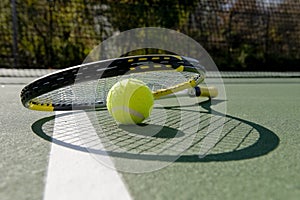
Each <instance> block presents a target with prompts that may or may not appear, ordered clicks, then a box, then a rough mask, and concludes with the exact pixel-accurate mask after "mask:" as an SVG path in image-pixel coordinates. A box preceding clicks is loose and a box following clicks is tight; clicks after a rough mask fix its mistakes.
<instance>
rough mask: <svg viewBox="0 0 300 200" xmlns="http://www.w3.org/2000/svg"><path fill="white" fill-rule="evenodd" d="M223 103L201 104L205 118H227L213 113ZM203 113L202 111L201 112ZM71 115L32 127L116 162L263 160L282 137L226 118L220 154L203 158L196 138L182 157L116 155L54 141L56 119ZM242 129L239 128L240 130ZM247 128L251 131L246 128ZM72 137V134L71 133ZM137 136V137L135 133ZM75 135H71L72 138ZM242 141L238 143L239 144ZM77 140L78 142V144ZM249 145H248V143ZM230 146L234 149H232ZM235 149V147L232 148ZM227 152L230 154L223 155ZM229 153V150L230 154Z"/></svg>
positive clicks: (166, 129) (164, 128)
mask: <svg viewBox="0 0 300 200" xmlns="http://www.w3.org/2000/svg"><path fill="white" fill-rule="evenodd" d="M221 102H222V100H219V101H218V100H213V101H210V100H207V101H204V102H201V103H199V106H200V107H201V108H203V109H204V111H203V112H202V114H204V115H211V114H212V113H213V115H218V116H223V117H224V114H222V113H219V112H217V111H216V110H213V109H212V108H211V107H212V105H213V104H218V103H221ZM164 109H168V110H172V111H176V110H183V109H185V108H184V107H182V106H181V107H177V106H174V107H167V108H164ZM187 111H188V112H195V111H191V110H187ZM197 112H199V111H197ZM68 115H72V113H63V114H59V115H56V116H55V115H53V116H49V117H46V118H42V119H40V120H38V121H36V122H34V123H33V124H32V126H31V128H32V131H33V132H34V133H35V134H36V135H37V136H39V137H41V138H43V139H44V140H46V141H49V142H52V143H55V144H57V145H61V146H64V147H66V148H71V149H74V150H77V151H82V152H87V153H95V154H100V155H107V154H108V155H110V156H112V157H116V158H124V159H139V160H149V161H151V160H153V161H166V162H169V161H174V160H175V162H211V161H221V162H222V161H233V160H244V159H251V158H256V157H260V156H263V155H266V154H268V153H270V152H271V151H273V150H275V149H276V148H277V147H278V145H279V142H280V140H279V138H278V136H277V135H276V134H275V133H274V132H272V131H271V130H269V129H267V128H266V127H263V126H261V125H259V124H257V123H254V122H251V121H248V120H245V119H241V118H238V117H235V116H231V115H226V119H227V120H226V122H225V126H226V124H228V125H229V126H228V127H229V128H228V130H226V131H224V132H225V134H224V135H222V136H221V137H220V138H219V140H218V142H217V143H216V145H215V146H214V147H213V148H214V149H217V150H216V151H212V152H210V153H208V154H207V155H206V156H205V157H203V158H199V147H200V146H199V145H200V143H201V142H202V141H203V137H201V138H195V141H194V142H193V144H192V145H191V146H190V148H189V149H187V151H185V152H184V153H183V154H181V155H180V156H178V155H156V154H136V153H132V152H115V151H113V150H108V151H104V150H99V149H93V147H86V146H85V145H80V144H78V142H76V138H72V140H65V139H64V137H66V135H67V132H66V135H62V136H61V137H52V135H51V133H52V132H53V127H54V119H55V118H57V117H65V116H68ZM240 126H241V128H239V129H238V128H237V127H240ZM245 127H247V128H245ZM121 128H123V129H127V131H130V132H134V131H132V130H130V128H128V127H121ZM152 128H160V129H161V130H162V131H161V132H160V133H159V134H157V135H156V136H154V138H162V139H168V138H173V137H181V136H182V135H184V131H180V130H177V129H174V128H170V127H167V126H161V127H159V126H153V125H152ZM177 131H178V133H179V135H177V136H176V132H177ZM165 132H171V133H172V134H171V135H166V134H165ZM241 132H242V133H243V136H240V133H241ZM254 133H255V135H256V137H255V139H253V138H252V139H251V140H250V139H249V138H251V137H250V136H251V135H253V134H254ZM69 134H70V133H69ZM135 134H137V133H135ZM70 135H71V134H70ZM237 139H238V140H237ZM74 140H75V142H74ZM232 140H237V141H236V142H234V143H233V142H232ZM247 141H248V142H247ZM228 146H230V147H228ZM232 146H234V147H232ZM226 148H227V151H223V150H224V149H226ZM228 149H229V150H228Z"/></svg>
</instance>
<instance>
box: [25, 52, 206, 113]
mask: <svg viewBox="0 0 300 200" xmlns="http://www.w3.org/2000/svg"><path fill="white" fill-rule="evenodd" d="M191 77H194V79H196V82H197V84H199V83H200V82H202V81H203V80H204V78H205V68H204V67H203V66H201V65H200V64H199V62H197V60H195V59H192V58H188V57H182V56H177V55H141V56H129V57H121V58H115V59H108V60H101V61H97V62H91V63H85V64H82V65H78V66H74V67H70V68H67V69H64V70H60V71H57V72H54V73H51V74H49V75H46V76H44V77H41V78H39V79H37V80H35V81H33V82H31V83H29V84H28V85H27V86H25V87H24V88H23V90H22V92H21V101H22V103H23V105H24V106H25V107H26V108H29V109H33V110H40V111H57V110H82V109H91V108H94V107H96V108H99V107H105V105H106V102H105V100H106V95H107V93H108V91H109V89H110V88H111V87H112V85H114V84H115V83H116V82H117V81H119V80H121V79H124V78H138V79H141V80H142V81H144V82H145V83H146V84H147V85H148V86H149V87H150V88H151V89H152V90H153V91H155V90H159V89H165V88H168V87H170V86H174V85H176V84H180V83H182V82H184V81H187V80H188V79H190V78H191Z"/></svg>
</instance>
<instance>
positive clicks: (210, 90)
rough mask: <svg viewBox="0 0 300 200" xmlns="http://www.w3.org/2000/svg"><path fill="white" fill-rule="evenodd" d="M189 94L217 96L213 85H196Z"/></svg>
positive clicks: (216, 90)
mask: <svg viewBox="0 0 300 200" xmlns="http://www.w3.org/2000/svg"><path fill="white" fill-rule="evenodd" d="M190 95H191V96H201V97H210V98H214V97H217V96H218V89H217V88H215V87H204V86H196V87H195V88H194V89H193V91H191V93H190Z"/></svg>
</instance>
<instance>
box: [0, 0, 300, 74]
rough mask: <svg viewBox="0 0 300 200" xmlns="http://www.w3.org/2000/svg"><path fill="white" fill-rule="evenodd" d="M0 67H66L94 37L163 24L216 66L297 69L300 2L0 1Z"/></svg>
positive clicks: (80, 57)
mask: <svg viewBox="0 0 300 200" xmlns="http://www.w3.org/2000/svg"><path fill="white" fill-rule="evenodd" d="M0 9H1V12H0V38H1V39H0V67H2V68H65V67H69V66H72V65H76V64H80V63H81V62H82V61H83V60H84V58H85V57H86V55H87V54H88V53H89V52H90V51H91V50H92V49H93V48H94V47H95V46H96V45H98V44H99V43H100V42H101V41H103V40H105V39H107V38H109V37H110V36H112V35H114V34H116V33H118V32H122V31H126V30H129V29H133V28H137V27H164V28H169V29H174V30H177V31H180V32H182V33H184V34H187V35H188V36H190V37H192V38H193V39H195V40H196V41H197V42H199V43H200V44H201V45H202V46H203V47H204V48H205V49H206V50H207V51H208V52H209V53H210V55H211V56H212V58H213V59H214V61H215V62H216V64H217V66H218V67H219V69H220V70H231V71H232V70H239V71H240V70H250V71H251V70H252V71H253V70H255V71H261V70H263V71H266V70H272V71H299V70H300V69H299V67H300V66H299V63H300V1H299V0H221V1H220V0H191V1H180V0H164V1H162V0H155V1H153V0H141V1H137V0H120V1H113V0H101V1H96V0H72V1H70V0H25V1H23V0H22V1H21V0H2V1H1V2H0Z"/></svg>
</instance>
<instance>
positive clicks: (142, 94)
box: [106, 78, 154, 125]
mask: <svg viewBox="0 0 300 200" xmlns="http://www.w3.org/2000/svg"><path fill="white" fill-rule="evenodd" d="M106 102H107V109H108V111H109V113H110V114H111V115H112V117H113V118H114V119H115V120H116V121H117V122H119V123H120V124H125V125H129V124H139V123H141V122H142V121H143V120H144V119H146V118H147V117H149V115H150V114H151V111H152V107H153V104H154V98H153V95H152V91H151V90H150V89H149V88H148V87H147V85H146V84H145V83H144V82H143V81H140V80H137V79H132V78H130V79H124V80H122V81H119V82H117V83H116V84H115V85H114V86H113V87H112V88H111V89H110V90H109V92H108V95H107V99H106Z"/></svg>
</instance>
